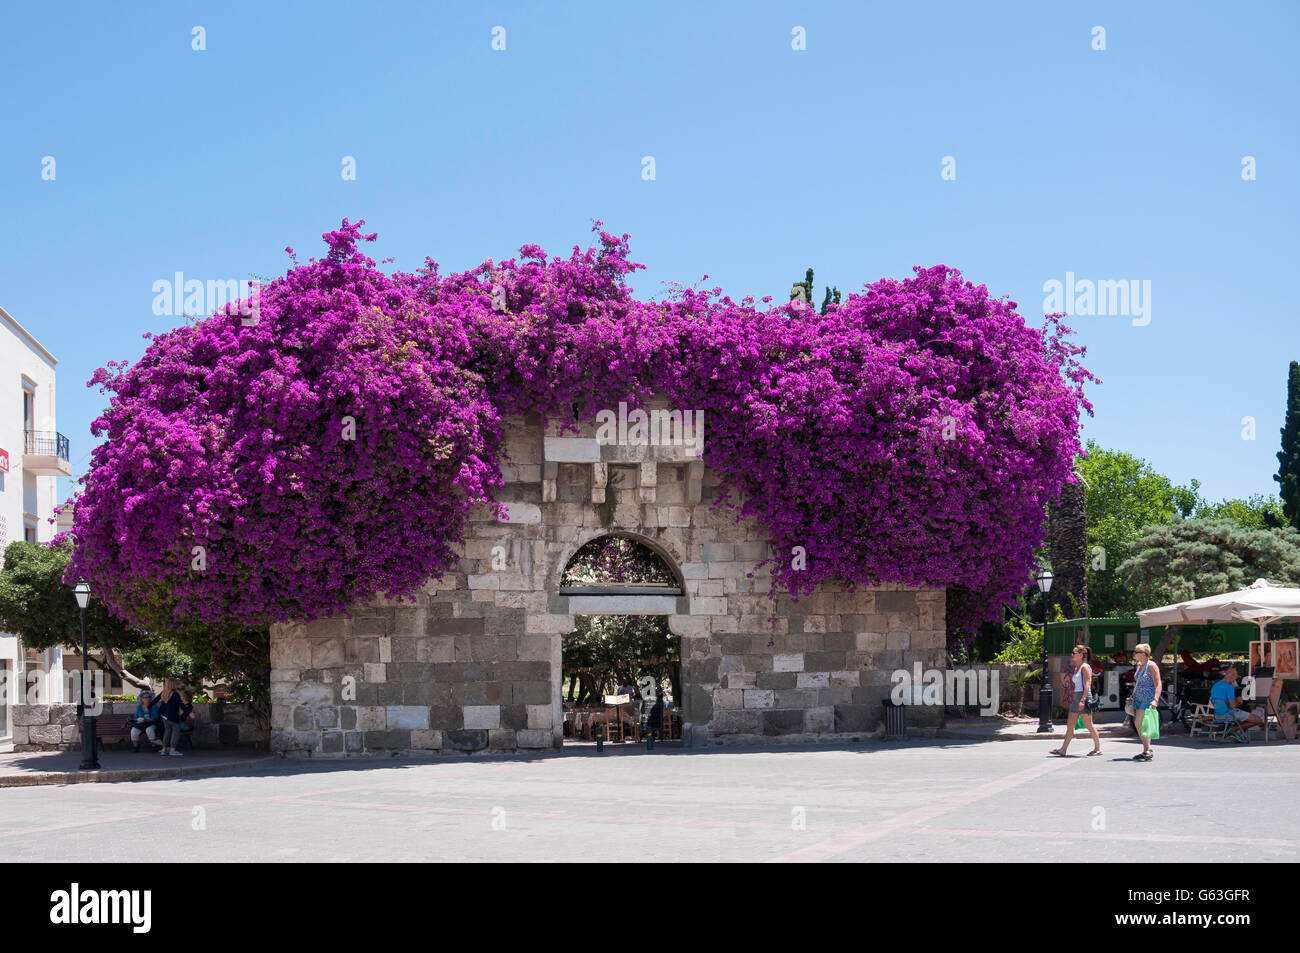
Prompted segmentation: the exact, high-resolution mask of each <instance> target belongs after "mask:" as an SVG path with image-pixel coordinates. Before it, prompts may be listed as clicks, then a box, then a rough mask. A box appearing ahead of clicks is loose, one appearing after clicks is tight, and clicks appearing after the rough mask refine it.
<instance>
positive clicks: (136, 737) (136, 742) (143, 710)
mask: <svg viewBox="0 0 1300 953" xmlns="http://www.w3.org/2000/svg"><path fill="white" fill-rule="evenodd" d="M141 734H143V735H144V736H145V737H146V738H148V739H149V741H150V743H152V744H153V746H154V747H155V748H157V747H158V746H159V745H161V744H162V742H161V741H159V740H158V702H157V700H155V699H154V697H153V692H151V691H149V690H148V689H146V690H145V691H142V692H141V693H140V699H139V701H137V702H136V705H135V714H134V715H132V716H131V745H132V746H133V748H134V750H136V751H139V750H140V735H141Z"/></svg>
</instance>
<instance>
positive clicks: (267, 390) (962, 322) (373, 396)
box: [70, 219, 1092, 627]
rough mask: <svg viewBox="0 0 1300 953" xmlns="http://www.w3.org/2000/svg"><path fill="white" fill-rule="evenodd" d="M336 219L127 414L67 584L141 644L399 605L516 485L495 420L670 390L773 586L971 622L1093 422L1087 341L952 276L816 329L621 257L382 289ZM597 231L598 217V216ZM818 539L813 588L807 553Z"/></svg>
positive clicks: (174, 339)
mask: <svg viewBox="0 0 1300 953" xmlns="http://www.w3.org/2000/svg"><path fill="white" fill-rule="evenodd" d="M361 224H363V223H360V222H358V223H356V224H349V223H348V221H347V220H346V219H345V220H344V222H343V225H342V227H341V228H340V229H338V230H337V231H333V232H329V233H327V234H326V235H325V236H324V237H325V241H326V243H327V245H328V247H329V254H328V255H327V256H326V257H325V258H324V259H322V260H313V261H311V262H309V263H308V264H305V265H303V264H295V267H293V268H292V269H291V270H290V271H289V272H288V273H287V274H286V275H285V276H284V277H283V278H279V279H276V280H275V281H273V282H271V283H270V284H268V285H267V286H266V287H264V288H263V289H261V293H260V301H259V307H258V309H257V318H256V320H255V321H251V320H250V319H249V318H248V317H247V316H246V314H244V315H241V314H240V312H239V309H238V308H237V307H235V306H232V307H230V308H228V309H226V311H225V312H223V313H219V314H216V315H213V316H211V317H209V318H207V319H206V320H204V321H202V322H199V323H198V324H197V325H195V326H192V327H190V326H187V327H182V328H179V329H177V330H174V331H171V332H169V333H167V334H163V335H160V336H158V337H156V338H154V339H153V341H152V343H151V345H150V346H149V348H148V350H147V351H146V353H145V355H144V357H143V358H142V359H141V360H140V361H139V363H137V364H136V365H135V366H133V367H130V368H127V367H126V366H125V365H110V368H109V369H107V370H103V369H101V370H100V371H98V372H96V374H95V377H94V378H93V379H92V381H91V384H99V385H102V386H104V387H105V388H106V389H107V390H108V391H109V392H110V393H111V394H112V403H111V406H110V408H109V409H108V410H107V412H106V413H105V414H104V416H102V417H100V418H99V419H98V420H96V421H95V423H94V425H93V431H94V433H95V434H96V435H101V434H103V435H106V436H107V437H108V440H107V442H105V443H103V444H102V445H100V446H99V447H98V448H96V450H95V452H94V456H93V459H92V463H91V468H90V471H89V472H88V474H87V476H86V477H85V479H84V481H83V482H84V484H85V487H84V491H83V493H82V495H81V498H80V500H79V502H78V506H77V509H76V516H75V525H74V528H73V537H74V540H75V542H76V546H77V549H76V555H75V557H74V561H73V564H72V566H71V569H70V575H76V574H80V575H84V576H85V577H86V578H87V579H89V580H91V582H92V583H93V584H94V585H95V586H96V588H97V591H98V592H99V593H100V594H101V595H102V596H103V598H104V599H105V600H106V602H107V603H108V604H109V606H110V608H112V609H113V610H114V611H115V612H116V613H117V614H118V615H120V616H121V617H122V618H124V619H125V620H126V621H128V622H131V623H134V624H136V625H140V626H143V627H149V626H153V627H157V626H159V625H162V624H169V625H176V626H184V625H185V624H187V623H192V622H195V621H199V622H205V623H212V622H222V623H237V624H239V625H247V626H254V625H265V624H267V623H271V622H280V621H289V620H302V619H311V618H315V617H318V616H321V615H328V614H332V613H336V612H340V611H343V610H345V609H346V607H347V606H348V605H349V604H351V603H353V602H354V601H356V600H358V599H361V598H365V597H368V596H371V595H374V594H377V593H378V594H385V595H389V596H404V595H410V594H411V593H413V592H414V591H415V590H417V589H418V588H419V587H420V586H421V585H422V584H423V583H424V582H425V580H426V579H427V578H428V577H429V576H430V575H433V574H438V573H440V572H442V571H444V570H446V569H448V568H450V567H451V566H453V565H454V563H455V556H454V552H453V544H454V543H456V542H458V541H460V539H461V538H462V529H463V521H464V518H465V514H466V511H467V509H468V507H469V506H470V504H471V503H473V502H487V501H490V500H491V499H492V493H493V490H494V489H495V488H496V487H497V486H499V485H500V479H501V478H500V463H501V459H502V447H501V439H500V421H501V418H502V417H503V416H505V415H511V414H523V413H533V412H536V413H541V414H543V415H545V416H547V417H550V418H552V419H564V420H571V419H572V418H573V414H574V412H575V408H576V409H577V413H578V416H579V418H580V419H588V420H590V419H592V418H593V417H594V413H595V410H596V409H598V408H606V407H614V406H617V404H618V402H619V401H628V402H629V403H632V404H635V403H636V402H638V401H642V400H644V399H645V398H646V397H648V396H649V395H650V394H652V393H661V394H664V395H666V396H667V397H668V398H669V400H670V402H671V404H672V406H674V407H689V408H693V409H700V410H703V412H704V415H705V420H706V421H707V436H706V440H705V462H706V463H708V464H709V465H710V466H711V467H714V468H716V469H717V471H718V472H719V473H720V475H721V478H722V487H723V490H724V498H723V501H724V502H725V503H729V504H730V505H734V506H737V507H738V513H737V516H738V518H739V517H751V518H753V519H756V520H757V521H758V522H759V523H760V524H761V525H763V526H764V527H765V528H766V530H767V532H768V533H769V535H770V539H771V541H772V544H773V553H774V554H775V555H774V558H773V566H772V568H773V577H774V581H775V582H776V584H777V588H778V589H779V590H781V591H788V592H791V593H793V594H795V595H799V594H802V593H806V592H808V591H811V589H812V588H813V587H815V586H817V585H818V584H820V583H824V582H829V581H835V582H837V583H838V584H841V585H847V586H854V585H869V584H875V583H880V582H896V583H904V584H908V585H918V586H920V585H925V586H947V587H955V588H956V589H957V590H958V591H959V592H961V593H962V595H961V596H960V597H959V598H957V599H956V600H954V602H953V605H952V606H951V610H952V613H953V614H954V615H955V616H956V617H958V618H959V619H960V620H961V621H964V622H966V623H968V624H969V623H973V622H976V621H979V620H981V619H984V618H989V617H991V616H992V615H994V614H996V612H997V609H998V606H999V605H1000V603H1001V602H1002V601H1003V600H1009V599H1012V598H1014V597H1015V595H1016V594H1017V593H1018V592H1019V591H1020V590H1021V588H1022V587H1023V585H1024V582H1025V580H1026V579H1027V578H1028V577H1029V574H1030V572H1031V563H1032V559H1031V553H1032V549H1033V547H1034V546H1035V545H1036V544H1037V543H1038V542H1039V541H1040V540H1041V536H1042V522H1043V507H1044V505H1045V504H1046V503H1047V502H1048V501H1049V500H1052V499H1054V498H1055V497H1056V495H1057V494H1058V493H1059V492H1060V487H1061V485H1062V484H1063V483H1064V481H1065V480H1067V479H1069V478H1070V468H1071V463H1072V461H1073V458H1074V455H1075V454H1076V453H1077V452H1078V451H1079V442H1078V438H1077V432H1078V423H1079V414H1080V412H1081V411H1082V410H1087V411H1089V412H1091V407H1090V406H1089V404H1088V402H1087V401H1086V399H1085V398H1084V396H1083V384H1084V383H1085V382H1086V381H1088V380H1090V379H1092V378H1091V375H1090V374H1089V373H1088V372H1087V371H1086V370H1084V369H1083V368H1082V367H1081V366H1080V365H1079V364H1078V363H1077V358H1078V357H1079V355H1080V354H1081V353H1082V349H1081V348H1078V347H1076V346H1074V345H1072V344H1070V343H1069V342H1068V341H1067V340H1066V335H1068V333H1069V331H1068V329H1067V328H1063V327H1061V326H1060V325H1059V324H1058V323H1057V322H1056V321H1055V319H1054V318H1050V317H1049V319H1048V326H1047V330H1046V331H1039V330H1035V329H1033V328H1030V327H1027V326H1026V325H1025V322H1024V320H1023V319H1022V318H1021V317H1020V316H1019V315H1018V314H1017V312H1016V309H1015V303H1014V302H1010V301H1007V300H1005V299H994V298H990V297H989V295H988V293H987V291H986V289H985V288H984V287H983V286H982V285H981V286H975V285H972V284H971V283H970V282H967V281H964V280H962V278H961V275H960V273H959V272H957V271H956V270H954V269H951V268H948V267H945V266H942V265H940V266H936V267H933V268H918V269H916V274H915V277H913V278H909V279H907V280H905V281H895V280H891V279H885V280H881V281H878V282H876V283H875V284H872V285H868V286H866V287H865V288H864V289H863V291H862V293H860V294H850V295H848V296H847V298H846V299H845V300H844V302H843V304H841V305H840V306H838V307H832V308H831V309H830V310H829V311H828V313H827V314H825V315H820V314H818V313H817V312H816V311H814V310H813V309H811V308H809V307H807V306H806V305H802V304H800V303H797V302H796V303H792V304H791V305H787V306H782V307H764V308H761V309H760V308H756V307H754V306H753V304H752V302H751V301H750V300H749V299H746V300H745V301H743V302H742V303H739V304H737V303H736V302H734V301H732V300H731V299H730V298H727V297H725V296H723V295H721V293H720V291H718V290H716V289H715V290H712V291H695V290H684V291H681V292H680V293H678V294H677V295H675V296H673V297H672V298H671V299H670V300H667V301H662V302H644V301H639V300H637V299H635V298H633V297H632V295H631V293H630V291H629V289H628V288H627V286H626V284H625V279H626V277H627V275H628V274H630V273H631V272H632V271H633V270H634V269H636V268H639V267H641V266H639V265H635V264H633V263H632V262H630V261H629V260H628V258H627V255H628V245H627V236H626V235H624V236H622V237H621V238H616V237H614V236H612V235H609V234H607V233H605V232H600V233H599V237H600V247H599V248H593V249H587V250H585V251H584V250H581V249H579V248H577V247H575V248H574V250H573V253H572V255H571V256H570V257H569V258H568V259H562V258H549V259H548V258H547V256H546V255H545V253H544V252H543V251H542V250H541V249H540V248H538V247H537V246H535V245H526V246H524V247H523V248H522V249H521V250H520V257H519V258H518V259H517V260H510V261H506V262H501V263H493V262H491V261H488V262H485V263H484V264H483V265H481V266H479V267H478V268H475V269H473V270H471V271H468V272H465V273H463V274H458V275H450V276H441V275H439V274H438V267H437V265H436V264H435V263H434V262H432V261H430V262H429V263H428V264H427V266H426V267H425V268H424V269H422V270H421V271H419V272H417V273H415V274H401V273H398V274H393V275H386V274H384V273H383V272H382V271H380V270H379V269H378V268H377V267H376V265H375V262H374V261H373V260H371V259H370V258H368V257H366V256H365V255H363V254H362V253H361V252H360V251H359V250H358V248H357V245H358V242H359V241H362V240H364V241H371V240H373V239H374V236H373V235H363V234H361V231H360V225H361ZM597 226H599V223H597ZM795 547H803V551H804V552H806V554H807V562H806V566H804V567H802V568H800V565H799V564H798V563H796V562H795V561H794V560H792V559H791V558H790V556H791V553H792V552H793V551H794V548H795Z"/></svg>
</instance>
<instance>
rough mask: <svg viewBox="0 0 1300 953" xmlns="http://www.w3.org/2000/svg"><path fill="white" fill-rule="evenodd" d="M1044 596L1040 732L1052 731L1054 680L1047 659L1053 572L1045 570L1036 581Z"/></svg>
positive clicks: (1039, 701)
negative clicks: (1049, 604)
mask: <svg viewBox="0 0 1300 953" xmlns="http://www.w3.org/2000/svg"><path fill="white" fill-rule="evenodd" d="M1034 581H1035V582H1036V583H1038V591H1039V592H1041V593H1042V594H1043V676H1042V680H1041V681H1040V682H1039V686H1038V731H1039V733H1040V734H1042V733H1045V732H1049V731H1051V730H1052V680H1051V673H1050V672H1049V671H1048V665H1049V661H1048V658H1047V594H1048V593H1049V592H1051V591H1052V571H1051V570H1050V569H1044V570H1043V571H1042V572H1040V573H1039V574H1038V577H1037V578H1036V579H1035V580H1034Z"/></svg>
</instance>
